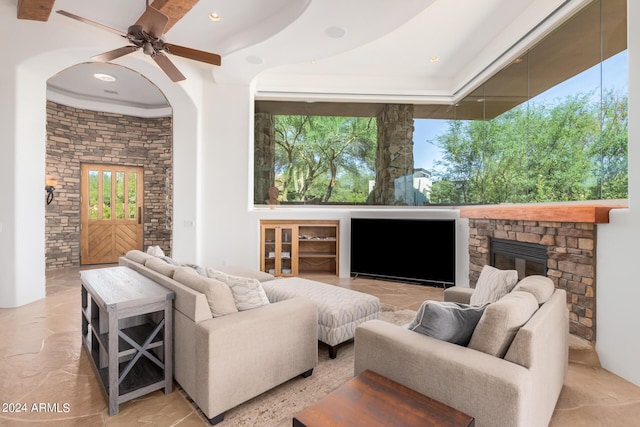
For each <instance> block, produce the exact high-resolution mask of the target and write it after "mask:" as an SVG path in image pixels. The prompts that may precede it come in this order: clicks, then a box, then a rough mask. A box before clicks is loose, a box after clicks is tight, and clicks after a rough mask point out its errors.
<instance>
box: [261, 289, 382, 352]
mask: <svg viewBox="0 0 640 427" xmlns="http://www.w3.org/2000/svg"><path fill="white" fill-rule="evenodd" d="M262 287H263V288H264V291H265V292H266V294H267V297H268V298H269V301H270V302H278V301H283V300H286V299H290V298H293V297H303V298H307V299H310V300H312V301H314V302H315V303H316V304H318V340H319V341H321V342H323V343H325V344H326V345H328V346H329V357H331V358H332V359H335V358H336V356H337V354H338V350H337V346H338V345H339V344H342V343H344V342H347V341H350V340H352V339H353V335H354V333H355V330H356V326H358V325H359V324H360V323H362V322H366V321H367V320H371V319H377V318H378V317H379V315H380V300H379V299H378V298H377V297H374V296H373V295H369V294H365V293H362V292H357V291H352V290H350V289H345V288H341V287H339V286H334V285H328V284H326V283H321V282H316V281H314V280H308V279H302V278H300V277H288V278H284V279H276V280H269V281H268V282H262Z"/></svg>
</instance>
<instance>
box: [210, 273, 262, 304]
mask: <svg viewBox="0 0 640 427" xmlns="http://www.w3.org/2000/svg"><path fill="white" fill-rule="evenodd" d="M207 276H209V277H210V278H212V279H216V280H219V281H221V282H223V283H226V284H227V286H229V288H231V293H232V294H233V299H234V300H235V302H236V307H237V308H238V310H239V311H243V310H251V309H252V308H258V307H262V306H263V305H267V304H269V299H268V298H267V294H266V293H265V292H264V289H263V288H262V285H261V284H260V282H259V281H258V280H257V279H252V278H248V277H239V276H232V275H230V274H226V273H223V272H222V271H218V270H214V269H213V268H207Z"/></svg>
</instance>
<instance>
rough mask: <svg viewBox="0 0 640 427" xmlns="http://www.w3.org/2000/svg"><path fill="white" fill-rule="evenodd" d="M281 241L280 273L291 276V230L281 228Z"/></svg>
mask: <svg viewBox="0 0 640 427" xmlns="http://www.w3.org/2000/svg"><path fill="white" fill-rule="evenodd" d="M281 233H282V241H281V244H280V260H281V264H280V265H281V270H280V271H281V273H282V274H292V273H293V269H292V265H291V248H292V240H293V229H291V228H282V229H281Z"/></svg>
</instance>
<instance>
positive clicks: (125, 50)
mask: <svg viewBox="0 0 640 427" xmlns="http://www.w3.org/2000/svg"><path fill="white" fill-rule="evenodd" d="M138 49H140V48H139V47H138V46H133V45H130V46H124V47H119V48H117V49H114V50H110V51H109V52H105V53H101V54H100V55H96V56H92V57H91V59H95V60H96V61H100V62H109V61H112V60H114V59H116V58H120V57H121V56H125V55H128V54H129V53H131V52H135V51H136V50H138Z"/></svg>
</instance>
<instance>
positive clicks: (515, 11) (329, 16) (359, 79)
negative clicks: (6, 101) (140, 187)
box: [0, 0, 590, 105]
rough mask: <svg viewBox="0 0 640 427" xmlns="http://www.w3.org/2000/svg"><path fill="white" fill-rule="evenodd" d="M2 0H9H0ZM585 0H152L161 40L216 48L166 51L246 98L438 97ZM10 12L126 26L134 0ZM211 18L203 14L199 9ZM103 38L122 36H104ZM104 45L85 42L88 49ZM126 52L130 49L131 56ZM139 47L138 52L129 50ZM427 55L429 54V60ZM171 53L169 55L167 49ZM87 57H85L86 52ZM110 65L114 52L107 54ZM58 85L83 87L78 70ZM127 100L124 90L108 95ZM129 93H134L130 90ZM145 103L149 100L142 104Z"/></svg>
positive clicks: (467, 84) (85, 36) (455, 92)
mask: <svg viewBox="0 0 640 427" xmlns="http://www.w3.org/2000/svg"><path fill="white" fill-rule="evenodd" d="M0 1H3V2H7V1H10V0H0ZM588 3H590V1H589V0H473V1H469V0H398V1H393V2H392V1H389V0H349V1H348V2H345V1H343V0H251V1H250V2H248V1H238V0H217V1H215V2H204V1H199V2H198V1H195V0H155V1H154V2H152V5H154V6H156V7H158V8H160V9H161V10H162V11H163V12H164V13H166V14H167V15H169V16H170V18H173V20H174V21H175V24H174V25H173V27H172V28H171V30H170V31H168V32H167V34H166V39H167V41H168V42H170V43H175V44H179V45H183V46H188V47H192V48H195V49H200V50H205V51H209V52H214V53H219V54H221V55H222V65H221V66H220V67H214V66H209V65H206V64H200V63H196V62H194V61H189V60H187V59H183V58H175V57H173V58H175V60H174V62H175V63H176V65H177V66H178V67H179V68H181V69H182V68H183V67H187V66H188V67H193V68H196V69H201V70H202V71H203V72H204V73H205V74H204V75H205V76H206V75H207V74H208V75H209V76H210V77H209V78H211V79H212V80H214V81H216V82H218V83H244V84H248V83H250V82H254V85H255V89H256V98H257V99H261V100H280V101H282V100H287V101H316V102H318V101H324V102H346V101H353V100H355V101H359V102H369V103H380V102H406V103H414V104H418V105H421V104H423V105H425V104H441V105H450V104H452V103H453V102H455V101H457V100H460V99H462V98H463V97H464V96H466V95H468V94H469V93H471V92H472V91H473V90H474V89H476V88H477V87H478V85H479V84H480V83H482V81H484V80H485V79H486V78H488V77H489V76H490V75H492V74H494V73H496V72H497V71H499V70H500V69H502V68H504V67H505V66H506V65H507V64H509V63H510V62H511V61H513V59H515V58H516V57H517V56H518V55H520V54H522V52H525V51H526V50H527V48H528V47H530V46H531V45H532V44H534V43H536V42H537V41H539V40H540V39H541V38H542V37H543V36H544V35H546V34H548V33H549V32H550V31H551V30H552V29H553V28H554V27H556V26H557V25H559V23H560V22H562V21H563V20H564V19H565V18H566V17H567V16H569V15H571V14H573V13H575V12H576V11H577V10H579V9H580V8H582V7H584V6H585V5H586V4H588ZM15 4H16V7H17V9H18V11H17V12H18V13H17V15H18V16H19V17H20V19H25V18H26V16H28V15H29V14H33V16H34V18H33V19H38V18H37V16H42V14H43V10H45V11H46V9H47V8H48V9H49V11H51V10H53V11H55V10H57V9H64V10H67V11H69V12H72V13H74V14H77V15H80V16H83V17H85V18H88V19H91V20H94V21H98V22H101V23H103V24H106V25H109V26H112V27H114V28H118V29H122V30H126V28H127V27H128V26H129V25H130V24H132V23H134V22H135V21H136V20H137V18H138V17H139V16H140V15H141V14H142V12H143V10H144V7H145V5H146V1H145V0H108V1H107V0H83V1H77V0H76V1H74V0H57V1H55V3H54V2H53V1H52V0H21V1H19V2H18V1H15ZM211 12H216V13H218V14H219V15H220V16H221V19H220V21H218V22H213V21H212V20H210V19H209V13H211ZM42 25H47V26H50V27H53V28H52V29H53V30H60V31H67V32H71V33H74V34H81V35H82V37H79V38H77V41H78V46H79V47H83V48H86V47H90V46H91V45H92V39H93V38H99V39H100V40H104V37H105V34H104V33H105V32H104V31H103V30H100V29H98V28H94V27H92V26H89V25H86V24H83V23H80V22H77V21H73V20H70V19H68V18H65V17H64V16H61V15H59V14H56V13H51V14H50V15H49V16H48V20H47V21H46V22H43V23H42ZM109 36H110V37H111V38H112V40H113V42H112V43H113V48H116V47H119V46H121V45H122V39H121V38H119V37H118V36H115V35H113V34H109ZM102 51H104V49H103V48H101V47H96V51H95V54H98V53H102ZM138 53H139V52H136V53H134V54H138ZM140 55H142V53H140ZM432 57H438V58H439V60H438V61H437V62H431V60H430V59H431V58H432ZM173 58H172V59H173ZM87 60H88V61H89V58H87ZM114 63H116V64H117V63H118V60H116V61H114ZM71 81H72V82H78V83H76V84H75V85H74V87H73V88H62V89H61V90H67V92H68V93H70V92H76V93H82V92H84V91H85V90H84V88H83V87H81V86H80V84H79V82H80V79H71ZM119 96H120V98H119V100H120V102H123V103H126V102H127V94H126V93H121V94H119ZM131 101H135V102H137V103H138V104H141V103H144V102H145V99H144V98H142V97H140V96H139V94H136V96H135V98H133V97H131ZM153 104H155V100H152V101H150V102H149V105H153Z"/></svg>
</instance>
